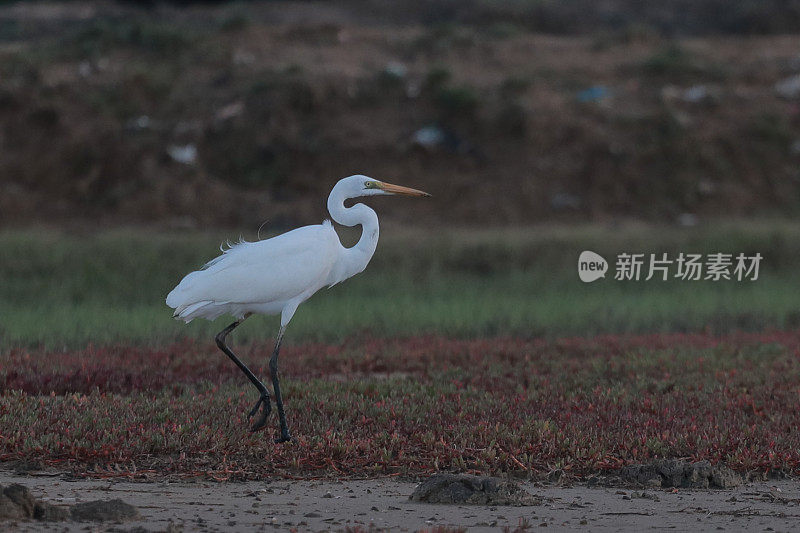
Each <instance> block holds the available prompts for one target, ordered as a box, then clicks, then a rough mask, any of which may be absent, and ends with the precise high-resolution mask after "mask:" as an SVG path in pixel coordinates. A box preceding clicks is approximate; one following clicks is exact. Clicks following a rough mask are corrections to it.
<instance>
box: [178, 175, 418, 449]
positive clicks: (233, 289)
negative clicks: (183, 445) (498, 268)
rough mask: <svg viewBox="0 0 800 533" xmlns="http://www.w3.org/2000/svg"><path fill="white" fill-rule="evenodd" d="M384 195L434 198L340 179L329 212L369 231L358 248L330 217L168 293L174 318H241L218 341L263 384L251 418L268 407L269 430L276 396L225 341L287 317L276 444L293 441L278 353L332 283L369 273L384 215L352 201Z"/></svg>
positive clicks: (226, 256)
mask: <svg viewBox="0 0 800 533" xmlns="http://www.w3.org/2000/svg"><path fill="white" fill-rule="evenodd" d="M382 194H402V195H406V196H430V195H429V194H428V193H426V192H422V191H418V190H416V189H410V188H408V187H401V186H399V185H392V184H390V183H383V182H381V181H378V180H375V179H372V178H369V177H367V176H361V175H357V176H350V177H348V178H344V179H342V180H339V182H338V183H337V184H336V185H335V186H334V187H333V190H332V191H331V194H330V196H328V211H329V212H330V214H331V218H333V220H334V221H336V222H338V223H339V224H342V225H343V226H358V225H360V226H361V238H360V239H359V241H358V243H357V244H356V245H355V246H353V247H351V248H345V247H344V246H342V244H341V242H339V237H338V235H337V234H336V231H335V230H334V229H333V225H332V224H331V222H330V221H329V220H326V221H324V222H323V223H322V224H319V225H314V226H305V227H302V228H298V229H295V230H292V231H289V232H287V233H284V234H282V235H278V236H277V237H273V238H271V239H266V240H263V241H256V242H241V243H239V244H235V245H233V246H231V247H230V248H229V249H227V250H224V252H223V254H222V255H220V256H219V257H217V258H215V259H212V260H211V261H209V262H208V263H207V264H206V265H205V266H204V267H203V268H202V269H200V270H198V271H195V272H191V273H190V274H188V275H187V276H186V277H184V278H183V279H182V280H181V282H180V283H179V284H178V286H177V287H175V288H174V289H172V292H170V293H169V294H168V295H167V305H168V306H170V307H172V308H173V309H175V314H174V317H175V318H177V319H181V320H184V321H186V322H190V321H191V320H193V319H195V318H206V319H208V320H214V319H215V318H217V317H219V316H222V315H224V314H229V315H233V317H234V318H235V319H236V320H235V321H234V322H233V323H232V324H231V325H229V326H228V327H226V328H225V329H223V330H222V331H220V332H219V333H218V334H217V336H216V338H215V339H216V342H217V346H219V348H220V350H222V351H223V352H225V354H226V355H227V356H228V357H230V358H231V360H233V362H234V363H236V365H237V366H238V367H239V368H240V369H241V371H242V372H244V373H245V375H246V376H247V377H248V379H250V381H251V382H252V383H253V385H255V386H256V388H257V389H258V392H259V394H260V397H259V399H258V402H256V405H255V407H253V409H252V410H251V411H250V414H249V416H250V417H252V416H254V415H255V414H256V413H257V412H258V410H259V407H261V408H262V409H261V416H260V417H259V419H257V420H256V421H255V423H254V424H253V426H252V427H251V430H252V431H258V430H260V429H263V428H264V427H265V426H266V421H267V417H268V416H269V414H270V412H271V411H272V405H271V402H270V395H269V392H268V391H267V388H266V387H265V386H264V384H263V383H262V382H261V381H260V380H259V379H258V378H257V377H256V376H255V375H254V374H253V373H252V372H251V371H250V369H249V368H247V366H246V365H245V364H244V363H243V362H242V361H240V360H239V358H238V357H236V355H234V353H233V352H232V351H231V350H230V348H228V346H227V344H226V343H225V338H226V337H227V335H228V334H229V333H230V332H231V331H233V330H234V329H235V328H236V327H237V326H238V325H239V324H241V323H242V322H243V321H244V320H245V319H246V318H247V317H249V316H250V315H252V314H255V313H262V314H278V313H280V315H281V326H280V329H279V330H278V337H277V340H276V343H275V350H274V351H273V353H272V357H271V358H270V360H269V370H270V374H271V377H272V386H273V389H274V392H275V404H276V406H277V407H278V417H279V419H280V437H279V438H278V439H276V440H275V442H286V441H288V440H291V435H290V434H289V428H288V426H287V424H286V415H285V413H284V409H283V399H282V398H281V389H280V382H279V379H278V352H279V351H280V347H281V341H282V340H283V334H284V331H285V330H286V325H287V324H288V323H289V321H290V320H291V319H292V316H293V315H294V312H295V310H297V306H298V305H300V304H301V303H302V302H304V301H305V300H307V299H308V298H309V297H311V295H312V294H314V293H315V292H317V291H318V290H319V289H321V288H322V287H325V286H328V287H330V286H332V285H336V284H337V283H339V282H341V281H344V280H345V279H347V278H349V277H351V276H354V275H356V274H358V273H359V272H362V271H363V270H364V269H365V268H366V267H367V263H369V261H370V259H371V258H372V255H373V254H374V253H375V248H376V247H377V245H378V216H377V215H376V214H375V211H373V210H372V209H370V208H369V207H367V206H366V205H364V204H361V203H357V204H355V205H353V206H352V207H349V208H348V207H345V205H344V202H345V200H347V199H350V198H358V197H361V196H375V195H382Z"/></svg>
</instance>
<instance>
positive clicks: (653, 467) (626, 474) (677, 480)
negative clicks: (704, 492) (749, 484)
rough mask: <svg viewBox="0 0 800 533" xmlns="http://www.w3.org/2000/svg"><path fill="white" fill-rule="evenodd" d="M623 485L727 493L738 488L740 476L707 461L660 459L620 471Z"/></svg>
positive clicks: (740, 481)
mask: <svg viewBox="0 0 800 533" xmlns="http://www.w3.org/2000/svg"><path fill="white" fill-rule="evenodd" d="M620 477H621V478H622V479H623V480H624V481H628V482H635V483H640V484H642V485H646V486H651V487H679V488H698V489H708V488H712V489H729V488H732V487H738V486H739V485H741V484H742V476H740V475H739V474H737V473H736V472H734V471H733V470H731V469H730V468H728V467H726V466H723V465H712V464H711V463H709V462H708V461H699V462H696V463H689V462H687V461H683V460H681V459H664V460H660V461H655V462H653V463H650V464H646V465H630V466H626V467H625V468H623V469H622V470H621V471H620Z"/></svg>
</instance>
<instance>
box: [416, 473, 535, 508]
mask: <svg viewBox="0 0 800 533" xmlns="http://www.w3.org/2000/svg"><path fill="white" fill-rule="evenodd" d="M410 500H411V501H415V502H427V503H468V504H475V505H514V506H521V505H539V504H541V501H540V500H539V499H538V498H536V497H534V496H533V495H531V494H530V493H528V492H527V491H525V490H524V489H523V488H522V487H520V486H519V485H518V484H516V483H513V482H511V481H507V480H504V479H500V478H496V477H478V476H471V475H468V474H436V475H434V476H431V477H430V478H428V479H426V480H425V481H423V482H422V483H420V484H419V485H418V486H417V488H416V489H414V492H413V493H412V494H411V496H410Z"/></svg>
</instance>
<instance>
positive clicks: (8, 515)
mask: <svg viewBox="0 0 800 533" xmlns="http://www.w3.org/2000/svg"><path fill="white" fill-rule="evenodd" d="M138 517H139V512H138V511H137V510H136V507H134V506H133V505H130V504H128V503H125V502H124V501H122V500H119V499H116V500H110V501H102V500H95V501H91V502H86V503H79V504H77V505H73V506H71V507H69V508H66V507H59V506H57V505H53V504H50V503H47V502H43V501H39V500H36V499H35V498H34V497H33V495H32V494H31V492H30V490H28V488H27V487H26V486H24V485H20V484H18V483H15V484H13V485H9V486H8V487H5V488H3V487H0V520H25V519H31V518H34V519H36V520H42V521H46V522H60V521H63V520H68V519H70V518H72V519H73V520H76V521H90V520H93V521H112V520H113V521H117V522H120V521H123V520H131V519H134V518H138Z"/></svg>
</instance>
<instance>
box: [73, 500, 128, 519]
mask: <svg viewBox="0 0 800 533" xmlns="http://www.w3.org/2000/svg"><path fill="white" fill-rule="evenodd" d="M138 516H139V512H138V511H137V510H136V507H134V506H133V505H131V504H129V503H125V502H124V501H122V500H120V499H116V500H107V501H104V500H95V501H91V502H86V503H79V504H77V505H74V506H73V507H72V518H73V519H74V520H78V521H88V520H94V521H97V522H105V521H109V520H114V521H122V520H132V519H134V518H138Z"/></svg>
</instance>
